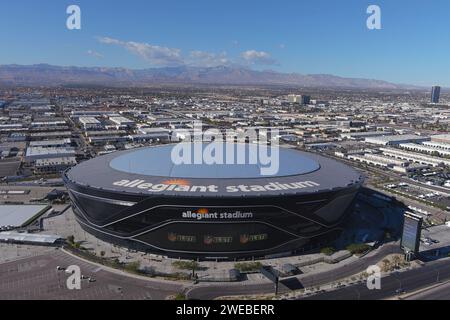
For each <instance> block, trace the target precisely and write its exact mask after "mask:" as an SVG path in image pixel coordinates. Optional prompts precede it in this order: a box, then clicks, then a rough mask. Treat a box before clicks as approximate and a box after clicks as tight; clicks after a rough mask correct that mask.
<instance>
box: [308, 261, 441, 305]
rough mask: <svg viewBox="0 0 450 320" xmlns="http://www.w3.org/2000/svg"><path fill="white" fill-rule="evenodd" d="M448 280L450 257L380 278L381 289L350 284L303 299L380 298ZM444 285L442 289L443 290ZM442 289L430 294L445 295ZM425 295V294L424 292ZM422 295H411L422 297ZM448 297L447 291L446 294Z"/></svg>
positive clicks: (414, 297) (390, 296)
mask: <svg viewBox="0 0 450 320" xmlns="http://www.w3.org/2000/svg"><path fill="white" fill-rule="evenodd" d="M447 280H450V259H449V258H447V259H444V260H438V261H433V262H429V263H427V264H426V265H424V266H423V267H420V268H418V269H412V270H408V271H404V272H399V273H395V274H392V275H389V276H387V277H384V278H382V279H381V290H369V289H367V286H366V284H365V283H364V284H357V285H352V286H350V287H347V288H343V289H339V290H335V291H331V292H326V293H322V294H318V295H315V296H311V297H307V298H304V299H305V300H381V299H388V298H392V297H396V296H397V292H396V291H397V290H399V291H405V293H408V292H414V291H417V290H419V289H421V288H426V287H429V286H431V285H433V284H436V283H438V282H439V281H447ZM445 288H448V287H444V288H443V289H442V290H445ZM442 290H438V289H437V290H436V291H431V296H432V295H437V296H445V295H444V293H443V292H442ZM424 296H425V294H424ZM424 296H420V295H417V296H412V297H411V299H412V300H414V299H422V298H423V297H424ZM446 296H447V297H448V298H450V296H449V294H448V292H447V295H446Z"/></svg>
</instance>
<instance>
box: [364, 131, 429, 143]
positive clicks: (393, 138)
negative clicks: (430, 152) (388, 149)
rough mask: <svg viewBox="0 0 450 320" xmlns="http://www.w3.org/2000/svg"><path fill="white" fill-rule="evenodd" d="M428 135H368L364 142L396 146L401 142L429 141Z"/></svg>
mask: <svg viewBox="0 0 450 320" xmlns="http://www.w3.org/2000/svg"><path fill="white" fill-rule="evenodd" d="M430 140H431V139H430V137H423V136H416V135H413V134H401V135H389V136H381V137H368V138H366V139H365V142H367V143H371V144H376V145H380V146H396V145H399V144H401V143H408V142H415V143H421V142H424V141H430Z"/></svg>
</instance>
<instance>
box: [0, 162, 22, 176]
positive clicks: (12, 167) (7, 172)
mask: <svg viewBox="0 0 450 320" xmlns="http://www.w3.org/2000/svg"><path fill="white" fill-rule="evenodd" d="M19 167H20V161H3V162H0V177H8V176H14V175H16V173H17V170H19Z"/></svg>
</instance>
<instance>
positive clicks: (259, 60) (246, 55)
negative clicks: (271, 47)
mask: <svg viewBox="0 0 450 320" xmlns="http://www.w3.org/2000/svg"><path fill="white" fill-rule="evenodd" d="M241 58H242V59H244V60H245V61H246V62H247V63H248V64H251V65H273V64H275V63H276V61H275V59H273V58H272V56H271V55H270V54H269V53H267V52H264V51H256V50H247V51H244V52H242V53H241Z"/></svg>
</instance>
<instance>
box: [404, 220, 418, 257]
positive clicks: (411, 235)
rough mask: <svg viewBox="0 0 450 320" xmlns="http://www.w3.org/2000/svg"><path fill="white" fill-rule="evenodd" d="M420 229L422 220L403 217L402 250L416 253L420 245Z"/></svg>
mask: <svg viewBox="0 0 450 320" xmlns="http://www.w3.org/2000/svg"><path fill="white" fill-rule="evenodd" d="M421 229H422V219H421V218H419V217H413V216H410V215H405V222H404V225H403V235H402V245H401V246H402V248H403V249H404V250H408V251H412V252H418V251H419V244H420V231H421Z"/></svg>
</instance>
